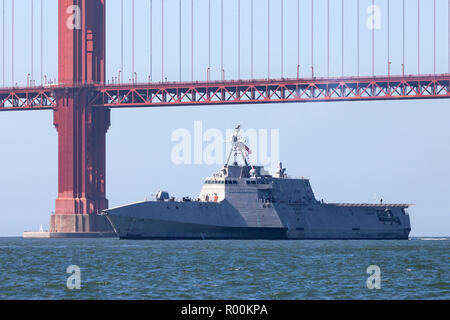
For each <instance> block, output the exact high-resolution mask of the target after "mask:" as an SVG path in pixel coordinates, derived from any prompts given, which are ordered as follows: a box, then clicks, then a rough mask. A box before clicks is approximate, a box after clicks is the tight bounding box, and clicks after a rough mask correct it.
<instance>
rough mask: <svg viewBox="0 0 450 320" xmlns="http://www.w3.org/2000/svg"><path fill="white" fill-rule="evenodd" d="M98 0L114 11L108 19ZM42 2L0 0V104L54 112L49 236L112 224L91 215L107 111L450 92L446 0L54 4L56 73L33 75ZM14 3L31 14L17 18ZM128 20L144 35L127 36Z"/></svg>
mask: <svg viewBox="0 0 450 320" xmlns="http://www.w3.org/2000/svg"><path fill="white" fill-rule="evenodd" d="M425 2H426V3H425ZM106 3H108V5H109V3H114V7H115V8H117V10H118V12H117V11H115V12H113V14H114V16H113V17H110V18H108V15H107V13H108V14H109V13H110V12H109V11H107V7H106ZM55 4H56V3H52V4H51V5H55ZM48 5H49V4H48V3H47V2H44V0H40V1H37V0H30V1H14V0H9V1H8V0H3V2H2V17H3V19H2V44H3V46H2V87H1V88H0V111H5V112H7V111H32V110H53V113H54V125H55V127H56V129H57V131H58V175H59V177H58V198H57V200H56V205H55V213H54V214H53V215H52V216H51V228H50V231H51V232H54V233H61V234H63V233H68V234H70V233H79V234H81V233H93V232H94V233H103V232H110V231H111V229H110V226H109V225H108V224H107V223H106V221H105V220H104V219H103V217H101V216H98V213H100V212H101V211H102V210H103V209H106V208H107V207H108V200H107V199H106V192H105V190H106V189H105V185H106V174H105V167H106V156H105V152H106V151H105V141H106V132H107V130H108V128H109V126H110V112H111V110H112V109H113V108H135V107H169V106H174V107H176V106H177V107H181V106H196V105H228V104H261V103H288V102H291V103H300V102H326V101H365V100H394V99H404V100H407V99H443V98H449V97H450V71H449V69H450V54H449V53H450V24H449V21H450V19H449V18H450V1H444V0H433V1H429V0H428V1H423V0H422V1H421V0H413V1H405V0H379V1H374V0H341V1H330V0H319V1H317V0H316V1H312V0H311V1H310V0H291V1H289V0H258V1H256V0H235V1H223V0H203V1H202V0H196V1H194V0H185V1H182V0H149V1H144V0H142V1H137V0H136V1H135V0H131V1H125V2H124V1H123V0H121V1H120V2H119V1H118V0H116V1H114V0H110V1H108V2H107V1H106V0H58V1H57V6H58V24H57V30H58V39H57V41H58V55H57V56H58V71H57V76H56V75H55V76H54V77H52V76H50V75H47V74H46V73H45V59H44V58H45V54H44V49H45V45H44V39H45V32H44V28H43V25H44V22H45V21H46V17H45V14H46V12H47V10H46V9H45V7H44V6H48ZM24 6H27V8H28V10H27V12H28V14H29V15H28V16H21V17H20V18H19V19H17V16H18V15H19V16H20V14H21V12H22V11H23V10H22V9H23V7H24ZM129 7H131V10H130V8H129ZM425 9H426V10H425ZM127 10H129V11H130V12H131V17H129V22H130V23H129V24H130V25H127V23H126V21H125V20H126V19H125V18H124V12H125V11H127ZM127 12H128V11H127ZM137 12H140V13H142V12H145V17H146V20H145V21H142V20H139V19H138V18H137V17H136V16H135V14H136V13H137ZM443 12H444V13H445V15H444V14H443ZM275 15H276V19H275V18H274V16H275ZM140 16H142V14H141V15H140ZM108 19H113V20H114V22H115V23H114V25H115V26H114V27H115V29H114V30H115V31H118V32H116V34H117V35H116V36H115V40H116V41H115V46H114V48H115V50H116V51H118V52H119V53H118V56H119V57H120V59H118V60H119V61H115V62H114V66H113V67H111V66H109V65H108V63H107V61H109V60H107V59H106V53H107V50H106V49H107V41H106V40H107V32H108V28H109V27H110V26H109V24H107V21H108ZM24 20H27V21H31V23H30V30H29V40H30V41H26V46H27V47H26V48H22V50H23V49H25V50H26V52H27V53H28V54H29V60H30V63H29V72H28V73H27V74H25V75H24V74H19V75H17V71H16V69H17V65H18V64H20V63H23V61H17V59H15V57H16V55H17V48H16V47H17V46H18V41H17V39H16V35H15V31H16V28H17V24H21V23H22V22H23V21H24ZM7 21H8V23H9V25H8V26H7V25H6V22H7ZM118 21H120V23H118ZM274 21H275V22H276V23H277V25H274ZM157 23H158V25H157ZM137 24H138V26H139V28H140V29H142V28H144V29H147V31H148V32H147V33H146V34H147V36H148V37H147V39H142V37H137V36H136V34H137V30H136V25H137ZM231 24H232V25H231ZM378 24H383V26H384V27H383V28H380V27H379V26H378ZM36 25H39V26H38V27H36ZM167 26H171V28H170V29H169V30H168V28H167ZM173 26H177V27H173ZM111 28H112V27H111ZM7 29H8V30H9V35H7V34H6V30H7ZM128 29H130V30H128ZM125 30H127V31H129V32H127V33H126V32H125ZM174 30H176V31H177V32H175V33H174ZM199 35H200V36H199ZM230 39H231V40H230ZM37 40H39V41H40V44H39V42H38V41H37ZM157 41H158V43H157ZM230 41H231V42H232V44H231V43H230ZM21 42H22V43H23V42H24V41H21ZM125 42H129V45H127V44H126V43H125ZM174 43H175V44H177V45H175V44H174ZM424 43H425V44H424ZM38 44H39V45H38ZM169 45H170V50H167V48H168V47H169ZM174 46H177V50H173V48H174ZM36 47H39V49H40V53H39V54H38V51H37V50H35V48H36ZM137 50H139V51H140V52H145V53H146V54H145V56H146V59H147V60H148V61H147V66H146V68H145V69H146V70H144V68H141V67H137V62H138V61H136V51H137ZM7 51H8V52H9V53H8V54H7ZM124 51H131V53H130V57H128V58H125V54H124ZM200 51H201V52H200ZM424 51H425V54H424ZM444 51H445V54H444V55H442V52H444ZM8 55H9V59H7V56H8ZM230 55H232V56H233V59H232V63H230V62H229V61H228V62H227V58H228V60H230V58H229V56H230ZM198 56H201V57H205V58H204V59H196V57H198ZM442 56H444V57H445V58H444V59H443V58H442ZM38 58H39V59H38ZM199 60H201V61H200V62H199ZM36 65H37V67H36ZM424 65H426V66H427V68H426V69H427V72H424V71H423V70H424V69H425V67H424ZM168 66H170V67H171V71H170V72H169V71H168V70H167V69H168ZM174 66H176V68H175V67H174ZM37 69H39V70H40V72H39V73H38V72H36V70H37ZM156 69H157V70H158V76H155V74H156V71H155V70H156ZM174 69H177V72H174ZM363 69H364V70H363ZM336 70H337V71H336ZM159 71H160V74H159ZM107 74H108V76H107ZM143 75H144V76H143ZM7 78H9V79H7ZM20 79H21V80H20ZM25 79H26V82H25ZM51 79H53V80H51ZM139 79H145V80H144V81H142V80H139ZM18 80H19V81H18ZM3 120H4V119H3Z"/></svg>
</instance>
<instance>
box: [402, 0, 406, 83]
mask: <svg viewBox="0 0 450 320" xmlns="http://www.w3.org/2000/svg"><path fill="white" fill-rule="evenodd" d="M402 10H403V63H402V75H403V76H404V75H405V69H406V61H405V56H406V53H405V32H406V29H405V0H403V8H402Z"/></svg>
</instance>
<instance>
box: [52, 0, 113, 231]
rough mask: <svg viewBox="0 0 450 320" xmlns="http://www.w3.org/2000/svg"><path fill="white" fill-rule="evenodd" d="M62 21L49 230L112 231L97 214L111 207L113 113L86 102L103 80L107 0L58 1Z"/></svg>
mask: <svg viewBox="0 0 450 320" xmlns="http://www.w3.org/2000/svg"><path fill="white" fill-rule="evenodd" d="M58 19H59V21H58V29H59V34H58V46H59V48H58V59H59V61H58V81H59V83H58V85H61V89H56V97H57V100H56V101H57V106H56V108H55V110H54V125H55V127H56V130H57V131H58V198H57V199H56V205H55V213H54V214H53V215H52V216H51V221H50V232H58V233H72V232H77V233H92V232H111V231H112V228H111V226H110V224H109V222H108V221H107V220H106V219H105V218H104V217H103V216H99V215H98V213H100V212H101V210H103V209H106V208H107V207H108V200H107V199H106V195H105V180H106V172H105V164H106V155H105V153H106V145H105V142H106V141H105V140H106V132H107V130H108V128H109V126H110V110H109V109H107V108H93V107H89V106H88V102H87V100H88V96H89V94H90V87H91V86H92V85H93V84H95V83H104V81H105V0H58ZM58 87H59V86H58ZM62 87H64V88H62Z"/></svg>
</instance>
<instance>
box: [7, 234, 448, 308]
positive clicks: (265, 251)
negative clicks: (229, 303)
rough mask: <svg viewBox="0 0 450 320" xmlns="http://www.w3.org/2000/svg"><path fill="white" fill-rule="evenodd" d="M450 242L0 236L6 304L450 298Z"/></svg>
mask: <svg viewBox="0 0 450 320" xmlns="http://www.w3.org/2000/svg"><path fill="white" fill-rule="evenodd" d="M449 240H450V239H449V238H442V239H432V238H429V239H426V238H422V239H414V240H410V241H123V240H116V239H96V240H90V239H89V240H88V239H86V240H25V239H21V238H0V299H238V300H239V299H264V300H265V299H290V300H291V299H450V276H449V273H450V259H449V258H450V241H449ZM70 265H76V266H79V268H80V284H81V288H80V289H79V290H76V289H75V290H69V289H68V288H67V280H68V278H69V277H70V276H71V274H68V273H66V271H67V268H68V267H69V266H70ZM370 265H376V266H378V267H379V268H380V285H381V289H373V290H369V289H368V287H367V279H368V277H369V276H370V274H368V273H367V268H368V267H369V266H370Z"/></svg>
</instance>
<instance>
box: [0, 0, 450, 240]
mask: <svg viewBox="0 0 450 320" xmlns="http://www.w3.org/2000/svg"><path fill="white" fill-rule="evenodd" d="M135 2H136V39H138V40H136V43H137V45H136V57H135V59H136V70H137V72H138V79H140V80H141V81H143V80H144V79H147V78H148V75H149V69H150V62H149V61H150V57H149V56H150V55H149V41H148V39H149V31H148V26H149V20H148V13H149V5H148V4H149V1H148V0H135ZM164 2H165V41H164V51H165V66H164V70H165V75H164V76H167V77H168V80H169V81H175V80H177V79H178V77H179V74H178V69H179V64H178V63H179V61H178V50H179V48H178V39H179V38H178V29H179V26H178V0H165V1H164ZM182 2H183V5H182V11H183V20H182V21H183V22H182V30H183V34H182V78H183V80H189V79H190V78H191V74H190V70H191V66H190V61H191V56H190V52H191V49H190V41H191V38H190V20H189V19H190V18H189V15H188V14H190V3H191V1H190V0H183V1H182ZM254 2H255V42H254V43H255V77H257V78H265V77H267V42H266V35H267V25H266V21H267V1H266V0H255V1H254ZM330 2H331V5H332V8H331V10H330V12H331V28H330V29H331V34H330V39H331V40H330V45H331V50H330V51H331V53H330V57H331V59H330V62H331V63H330V72H331V75H332V76H339V75H341V27H340V21H341V20H340V19H341V8H340V3H341V1H335V0H332V1H330ZM371 2H372V1H371V0H368V1H363V0H361V1H360V12H361V14H360V25H361V28H360V35H361V42H360V54H361V66H360V70H361V74H370V73H371V57H372V53H371V52H372V51H371V50H372V49H371V43H372V42H371V34H372V33H371V31H370V30H368V29H367V27H366V19H367V17H368V15H367V13H366V9H367V7H368V6H369V5H370V4H371ZM390 2H391V22H390V28H391V31H392V34H391V48H390V51H391V59H390V60H391V61H392V72H393V73H399V72H400V71H401V63H402V47H401V25H402V21H401V15H400V16H399V13H400V12H401V11H400V10H401V3H402V1H400V0H391V1H390ZM406 2H407V4H408V6H407V8H406V12H407V17H408V18H407V21H406V30H407V41H406V50H407V51H406V61H407V67H406V72H407V73H408V74H416V73H417V1H416V0H408V1H406ZM424 2H427V3H428V4H431V3H432V1H422V2H421V3H422V4H421V6H422V7H421V25H422V28H421V38H420V41H421V72H422V73H432V72H433V56H434V55H433V53H434V51H433V33H432V31H433V19H432V17H433V12H432V5H431V6H430V5H425V4H423V3H424ZM10 3H11V1H10V0H6V9H7V12H10ZM15 3H16V4H15V7H16V18H15V19H16V30H15V33H16V36H15V39H16V40H15V43H16V49H15V52H16V56H15V59H16V66H15V79H16V81H18V82H19V83H21V84H25V83H26V74H27V73H28V72H30V65H31V62H30V59H31V56H30V50H24V49H25V48H27V46H28V45H29V43H30V28H31V25H30V24H29V20H30V19H20V17H21V16H23V17H27V16H29V14H30V11H29V3H30V1H27V0H16V2H15ZM34 3H35V12H36V17H35V21H34V22H35V26H36V29H35V30H36V31H35V32H36V34H35V36H36V38H35V39H34V43H35V50H34V54H35V56H34V59H35V70H34V74H35V79H38V80H39V79H40V73H39V72H40V65H39V61H40V57H39V52H40V45H39V44H40V39H39V37H38V36H39V28H38V27H39V25H40V21H39V15H38V12H39V10H40V1H35V2H34ZM56 3H57V2H56V1H55V0H51V1H50V0H46V1H45V2H44V5H45V15H46V16H45V37H44V47H45V50H44V73H45V74H47V75H48V77H49V78H55V77H56V75H57V71H56V70H57V69H56V68H57V61H56V60H57V50H56V48H57V42H56V40H57V39H56V37H57V30H56V23H57V20H56V19H57V18H56V8H57V7H56ZM153 3H154V6H153V11H154V18H153V22H154V28H153V30H154V37H153V48H154V52H153V72H154V73H153V78H154V80H155V81H159V80H160V79H161V64H160V61H161V36H160V30H161V29H160V25H161V19H160V12H161V5H160V3H161V2H160V1H159V0H153ZM195 3H196V7H195V18H194V19H195V28H194V30H195V33H196V34H195V37H194V38H195V39H194V47H195V50H194V56H195V57H194V78H195V79H199V80H203V79H205V78H206V70H207V67H208V19H207V18H208V11H207V8H208V1H207V0H200V1H198V0H196V1H195ZM224 3H225V8H226V10H225V21H226V27H225V39H224V44H225V48H224V62H225V69H226V77H227V78H235V77H236V74H237V40H236V32H237V27H236V26H237V20H236V17H237V14H236V12H237V11H236V6H235V4H236V3H237V0H236V1H230V0H226V1H224ZM241 3H242V12H241V18H242V23H241V28H242V36H241V52H242V56H241V66H242V67H241V75H242V77H243V78H248V77H249V70H250V65H249V61H250V60H249V34H250V33H249V19H248V17H249V12H248V10H247V9H248V8H249V4H250V0H241ZM284 3H285V5H284V6H285V27H284V29H285V41H284V43H285V49H284V53H285V59H284V64H285V71H284V74H285V76H287V77H294V76H296V72H297V70H296V69H297V68H296V66H297V22H296V17H297V11H296V10H297V1H296V0H293V1H290V0H285V1H284ZM314 3H315V10H314V11H315V17H314V20H315V24H314V26H315V31H314V32H315V39H317V40H316V41H315V43H314V52H315V53H314V56H315V58H314V60H315V70H316V75H318V76H325V75H326V70H327V62H326V61H327V54H326V30H325V29H324V28H326V23H325V20H323V17H326V10H325V6H324V4H326V1H325V0H315V1H314ZM344 3H345V8H344V21H345V29H344V33H345V48H344V54H345V57H344V73H345V75H356V62H355V61H356V54H355V53H356V22H355V21H356V10H355V8H356V0H345V1H344ZM386 3H387V0H384V1H381V0H379V1H375V4H377V5H379V6H380V8H381V10H382V11H381V12H382V15H381V29H379V30H376V31H375V43H376V49H375V52H376V61H375V67H376V73H377V74H386V73H387V67H386V66H387V46H386V37H385V36H386V32H387V21H386ZM1 4H2V1H1V0H0V10H1ZM437 4H438V10H437V28H436V29H437V34H436V38H437V49H436V65H437V73H446V72H448V62H447V61H448V51H447V39H448V38H447V36H448V34H447V27H448V25H447V1H444V0H437ZM130 8H131V1H130V0H128V1H125V25H126V27H125V29H124V31H125V35H126V39H125V51H124V53H125V56H124V60H125V61H124V62H125V70H124V73H125V75H127V76H126V77H131V71H130V68H131V62H130V54H131V49H130V43H131V40H130V38H131V36H130V30H131V29H130ZM271 8H272V9H271V19H272V20H271V23H272V27H271V39H272V46H271V57H272V59H271V73H272V76H273V77H279V76H280V37H279V36H278V35H279V34H280V9H279V8H280V0H271ZM118 9H120V1H119V0H108V1H107V16H108V20H107V43H108V45H107V66H108V67H107V77H108V78H109V79H110V78H111V77H113V76H115V75H116V74H117V71H118V70H119V68H120V60H121V59H120V14H119V11H118ZM309 10H310V1H309V0H308V1H301V25H300V28H301V33H300V39H301V52H300V65H301V72H302V76H304V77H308V76H310V70H311V69H310V65H311V28H310V24H311V20H310V11H309ZM212 12H213V14H212V24H213V28H212V30H213V31H212V48H213V49H212V78H213V79H217V78H219V77H220V25H219V22H220V1H218V0H212ZM6 16H7V19H6V21H5V22H6V25H7V28H6V30H5V31H6V45H5V51H6V55H5V58H6V66H7V67H6V73H5V74H6V75H5V77H6V85H7V86H9V85H10V82H8V81H11V80H10V79H11V66H10V29H9V28H10V27H9V26H10V16H9V15H8V14H7V15H6ZM17 21H20V25H19V24H18V23H17ZM1 25H2V24H1V23H0V30H1ZM0 37H1V33H0ZM1 51H2V50H0V57H1ZM2 73H3V70H2V69H1V64H0V75H2ZM0 80H1V79H0ZM38 82H39V81H38ZM0 83H1V82H0ZM448 104H449V101H448V100H423V101H390V102H386V101H384V102H341V103H305V104H284V105H282V104H278V105H276V104H273V105H264V106H263V105H254V106H222V107H217V106H216V107H189V108H186V107H183V108H170V109H163V108H160V109H130V110H113V112H112V126H111V128H110V130H109V132H108V134H107V197H108V199H109V200H110V205H111V206H115V205H120V204H124V203H127V202H131V201H136V200H142V199H144V198H145V197H148V198H150V195H151V194H153V193H155V192H156V191H157V190H159V189H166V190H168V191H169V192H171V193H172V194H173V195H175V196H178V197H181V196H184V195H190V196H197V195H198V193H199V192H200V189H201V185H202V183H203V180H204V178H205V177H206V176H209V175H210V174H212V173H213V172H215V171H216V170H218V169H219V168H218V166H217V165H213V166H208V165H191V166H188V165H181V166H176V165H174V164H173V163H172V161H171V151H172V148H173V147H174V145H175V143H174V142H172V141H171V135H172V133H173V131H174V130H176V129H179V128H186V129H188V130H190V131H191V132H193V125H194V121H196V120H201V121H203V126H204V129H205V130H206V129H209V128H217V129H219V130H221V131H222V132H225V130H226V129H231V128H233V127H235V125H236V124H241V125H242V126H243V127H244V128H255V129H279V132H280V143H281V146H280V155H281V159H282V161H283V164H284V165H285V166H286V167H287V169H288V173H290V174H292V175H294V176H308V177H310V178H311V184H312V186H313V188H314V191H315V193H316V196H317V198H319V199H321V198H323V199H324V200H325V201H328V202H378V201H379V199H380V198H383V199H384V201H386V202H394V203H412V204H415V206H413V207H412V208H411V209H410V210H409V212H410V215H411V224H412V236H425V235H426V236H442V235H450V208H449V204H448V198H449V195H450V184H449V182H448V181H450V168H449V163H450V147H449V144H448V141H449V138H450V130H449V128H448V119H449V118H450V109H449V107H448ZM52 116H53V115H52V112H51V111H36V112H1V113H0V146H1V149H0V150H1V151H0V236H6V235H20V234H21V232H22V231H24V230H29V229H36V230H37V229H38V228H39V225H40V224H43V225H44V227H48V224H49V220H50V213H51V211H53V210H54V200H55V198H56V196H57V133H56V130H55V128H54V127H53V125H52ZM224 160H225V159H224Z"/></svg>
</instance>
